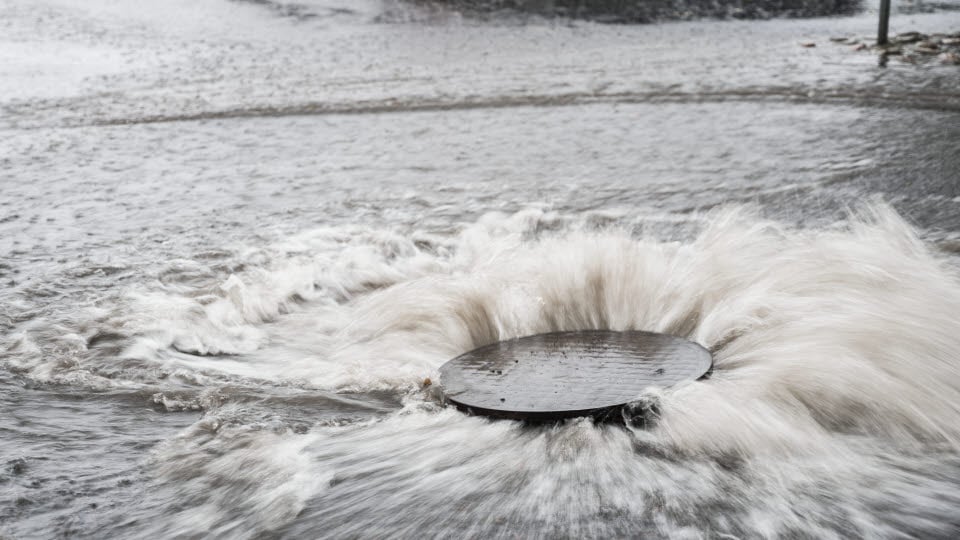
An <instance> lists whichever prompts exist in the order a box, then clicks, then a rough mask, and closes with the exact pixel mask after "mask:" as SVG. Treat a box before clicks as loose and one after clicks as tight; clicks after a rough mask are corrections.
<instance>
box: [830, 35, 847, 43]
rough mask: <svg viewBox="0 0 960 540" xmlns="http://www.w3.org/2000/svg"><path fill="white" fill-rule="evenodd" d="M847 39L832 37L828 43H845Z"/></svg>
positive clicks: (844, 37)
mask: <svg viewBox="0 0 960 540" xmlns="http://www.w3.org/2000/svg"><path fill="white" fill-rule="evenodd" d="M848 39H849V38H847V37H846V36H834V37H832V38H830V41H832V42H834V43H846V42H847V40H848Z"/></svg>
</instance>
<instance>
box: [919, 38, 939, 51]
mask: <svg viewBox="0 0 960 540" xmlns="http://www.w3.org/2000/svg"><path fill="white" fill-rule="evenodd" d="M917 47H923V48H925V49H939V48H940V47H939V46H938V45H937V44H936V43H934V42H932V41H929V40H925V41H921V42H919V43H917Z"/></svg>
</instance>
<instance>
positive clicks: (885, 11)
mask: <svg viewBox="0 0 960 540" xmlns="http://www.w3.org/2000/svg"><path fill="white" fill-rule="evenodd" d="M889 23H890V0H880V27H879V28H878V29H877V45H886V44H887V27H888V26H889Z"/></svg>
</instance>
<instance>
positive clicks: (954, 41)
mask: <svg viewBox="0 0 960 540" xmlns="http://www.w3.org/2000/svg"><path fill="white" fill-rule="evenodd" d="M940 44H941V45H960V38H943V39H941V40H940Z"/></svg>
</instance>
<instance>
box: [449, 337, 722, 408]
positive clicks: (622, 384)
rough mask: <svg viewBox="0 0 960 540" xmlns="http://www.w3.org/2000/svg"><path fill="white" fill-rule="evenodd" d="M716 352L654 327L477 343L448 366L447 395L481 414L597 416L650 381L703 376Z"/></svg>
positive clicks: (629, 398)
mask: <svg viewBox="0 0 960 540" xmlns="http://www.w3.org/2000/svg"><path fill="white" fill-rule="evenodd" d="M712 364H713V359H712V357H711V356H710V353H709V352H708V351H707V350H706V349H704V348H703V347H701V346H700V345H697V344H696V343H693V342H691V341H687V340H685V339H681V338H678V337H674V336H669V335H666V334H656V333H652V332H639V331H630V332H613V331H603V330H598V331H582V332H556V333H551V334H538V335H535V336H528V337H523V338H519V339H513V340H509V341H500V342H498V343H494V344H492V345H487V346H485V347H480V348H479V349H474V350H472V351H470V352H468V353H465V354H462V355H460V356H458V357H456V358H454V359H453V360H450V361H449V362H447V363H446V364H444V365H443V366H442V367H441V368H440V379H441V380H440V382H441V385H442V387H443V394H444V395H445V396H446V398H447V400H449V401H450V402H452V403H454V404H455V405H457V407H459V408H461V409H464V410H468V411H470V412H473V413H476V414H483V415H488V416H496V417H501V418H513V419H518V420H533V421H550V420H559V419H563V418H571V417H576V416H596V415H598V414H601V413H605V412H609V411H613V410H616V409H618V408H620V407H622V406H623V405H625V404H627V403H629V402H630V401H633V400H635V399H637V398H638V397H639V396H640V394H641V392H642V391H643V390H644V389H645V388H648V387H651V386H656V387H661V388H663V387H668V386H672V385H674V384H677V383H678V382H681V381H687V380H694V379H698V378H700V377H702V376H703V375H704V374H706V373H707V371H709V370H710V367H711V365H712Z"/></svg>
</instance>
